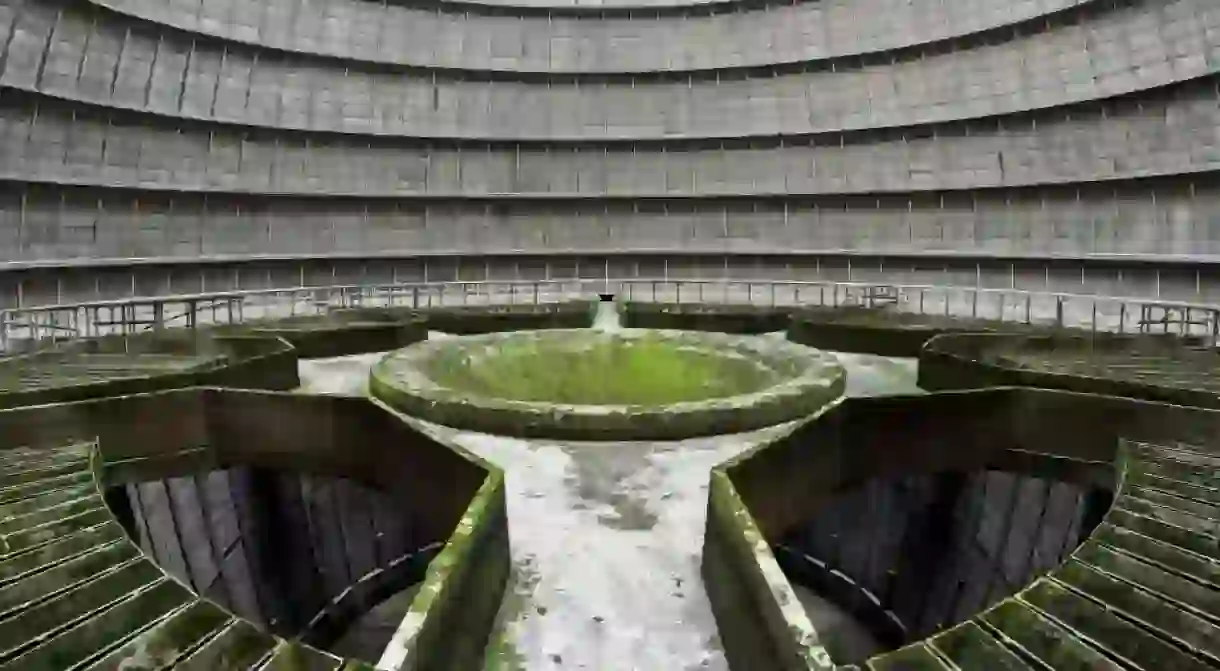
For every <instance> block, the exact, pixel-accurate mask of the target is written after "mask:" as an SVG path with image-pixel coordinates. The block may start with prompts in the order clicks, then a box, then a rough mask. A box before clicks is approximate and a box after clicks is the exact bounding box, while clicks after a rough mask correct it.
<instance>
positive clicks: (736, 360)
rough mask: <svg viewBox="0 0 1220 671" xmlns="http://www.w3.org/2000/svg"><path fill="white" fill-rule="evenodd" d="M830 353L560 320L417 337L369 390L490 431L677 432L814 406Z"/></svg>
mask: <svg viewBox="0 0 1220 671" xmlns="http://www.w3.org/2000/svg"><path fill="white" fill-rule="evenodd" d="M845 378H846V374H845V373H844V371H843V368H842V367H841V366H840V365H839V364H838V362H837V361H836V360H835V359H834V358H833V357H831V356H829V355H826V354H823V353H820V352H817V351H814V350H811V349H809V348H806V347H802V346H799V345H794V344H792V343H788V342H784V341H780V340H773V339H760V338H750V337H742V336H734V335H728V334H723V333H701V332H695V331H664V330H648V329H623V330H615V331H601V330H589V329H566V330H565V329H555V330H545V331H518V332H514V333H495V334H486V335H479V336H466V337H458V338H448V339H443V340H433V341H427V342H421V343H417V344H415V345H412V346H410V347H407V348H405V349H402V350H399V351H398V352H394V353H392V354H390V355H388V356H387V357H385V358H384V359H382V360H381V361H380V362H379V363H378V364H377V365H376V366H374V368H373V371H372V373H371V375H370V379H369V388H370V391H371V393H372V394H373V396H374V397H376V398H378V399H379V400H381V401H382V402H384V403H385V404H387V405H389V406H391V407H393V408H395V409H397V410H399V411H401V412H403V413H406V414H409V415H413V416H415V417H418V418H421V419H426V420H428V421H431V422H435V423H438V424H444V425H447V426H453V427H458V428H465V429H473V430H476V431H483V432H486V433H494V434H501V435H513V436H523V437H537V438H567V439H572V440H676V439H682V438H690V437H693V436H706V435H718V434H727V433H739V432H743V431H748V430H752V429H758V428H762V427H765V426H772V425H775V424H780V423H783V422H787V421H790V420H793V419H799V418H801V417H806V416H809V415H811V414H813V413H815V412H817V411H818V410H820V409H821V408H823V407H824V406H825V405H826V404H827V403H828V402H830V401H832V400H834V399H836V398H838V397H839V396H840V395H842V392H843V387H844V384H845Z"/></svg>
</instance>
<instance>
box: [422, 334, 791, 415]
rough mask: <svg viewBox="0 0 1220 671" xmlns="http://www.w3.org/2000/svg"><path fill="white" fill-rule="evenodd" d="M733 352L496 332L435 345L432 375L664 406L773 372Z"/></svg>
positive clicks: (529, 395) (536, 394)
mask: <svg viewBox="0 0 1220 671" xmlns="http://www.w3.org/2000/svg"><path fill="white" fill-rule="evenodd" d="M734 354H735V353H732V352H724V351H717V350H713V349H711V348H705V347H695V346H690V345H686V344H683V343H681V342H675V341H674V340H672V339H669V338H661V337H659V336H644V337H632V338H620V337H613V336H607V335H601V336H600V337H588V338H579V337H577V338H565V339H558V338H547V337H522V338H516V339H511V338H510V339H500V340H499V341H497V343H496V345H495V346H494V347H493V348H487V349H481V350H480V351H475V352H472V351H471V350H470V349H468V348H465V347H462V346H460V345H455V346H453V347H442V348H440V349H439V350H438V351H437V353H436V356H434V357H431V358H429V359H428V360H427V361H425V362H424V366H423V368H424V370H425V372H426V373H427V374H428V375H429V377H431V378H432V379H433V380H434V381H435V382H437V383H438V384H441V385H443V386H446V387H449V388H451V389H455V390H461V391H467V392H470V393H472V394H477V395H479V396H485V397H491V398H503V399H509V400H521V401H546V402H553V403H567V404H574V405H664V404H668V403H679V402H683V401H699V400H704V399H708V398H722V397H725V396H734V395H737V394H742V393H749V392H753V391H757V390H759V389H762V388H764V387H766V386H768V385H769V384H772V383H773V382H774V381H776V379H777V378H778V376H777V374H776V373H775V372H774V371H772V370H771V369H770V368H768V367H767V366H765V365H761V364H760V363H758V362H757V361H755V360H752V359H750V358H746V357H744V356H740V355H734Z"/></svg>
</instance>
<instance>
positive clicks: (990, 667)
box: [928, 622, 1030, 671]
mask: <svg viewBox="0 0 1220 671" xmlns="http://www.w3.org/2000/svg"><path fill="white" fill-rule="evenodd" d="M928 644H929V645H931V646H932V648H934V649H935V650H936V651H937V652H939V653H940V655H941V656H942V657H944V658H945V659H947V660H949V661H950V662H952V663H953V665H954V666H956V667H957V668H959V669H968V670H969V671H1029V669H1030V667H1029V665H1028V664H1026V663H1025V662H1024V661H1022V660H1021V658H1020V657H1017V655H1016V654H1015V653H1013V651H1011V650H1009V649H1008V648H1006V647H1004V645H1003V644H1002V643H1000V642H999V641H997V640H996V639H995V638H994V637H992V636H991V635H990V634H988V633H987V632H986V631H983V628H982V627H980V626H979V625H978V624H976V623H974V622H965V623H963V624H960V625H958V626H956V627H953V628H952V629H949V630H948V631H945V632H944V633H942V634H938V635H937V636H935V637H934V638H932V639H931V640H929V641H928Z"/></svg>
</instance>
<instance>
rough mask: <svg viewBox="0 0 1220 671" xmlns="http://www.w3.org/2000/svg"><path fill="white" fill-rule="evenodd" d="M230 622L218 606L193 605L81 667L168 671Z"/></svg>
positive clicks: (94, 670)
mask: <svg viewBox="0 0 1220 671" xmlns="http://www.w3.org/2000/svg"><path fill="white" fill-rule="evenodd" d="M231 622H233V616H232V615H230V614H228V613H226V612H225V611H224V610H222V609H221V608H219V607H218V606H215V605H213V604H211V603H209V602H207V601H195V602H194V603H191V604H190V605H188V606H186V607H185V608H182V609H180V610H178V611H175V612H174V613H173V614H171V615H170V616H169V617H167V618H166V619H165V620H163V621H162V622H160V623H159V624H157V625H156V626H155V627H153V628H151V629H148V630H147V631H145V632H144V633H142V634H140V635H139V636H137V637H135V638H134V639H132V640H130V641H128V642H127V643H126V644H125V645H123V646H121V647H119V648H117V649H116V650H114V651H113V652H111V653H110V654H108V655H106V656H104V657H102V658H101V659H99V660H97V661H96V662H94V663H92V664H90V665H89V666H87V667H85V671H124V670H126V669H161V668H170V667H172V666H173V665H174V664H175V663H176V662H178V661H180V660H181V659H183V658H185V657H186V656H188V655H190V653H191V652H193V651H194V650H195V649H196V648H197V647H198V646H200V645H202V644H204V643H206V641H207V640H208V639H210V638H212V637H214V636H216V635H217V634H218V633H220V632H221V631H223V630H224V629H225V627H227V626H228V625H229V624H230V623H231Z"/></svg>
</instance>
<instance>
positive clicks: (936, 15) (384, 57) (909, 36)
mask: <svg viewBox="0 0 1220 671" xmlns="http://www.w3.org/2000/svg"><path fill="white" fill-rule="evenodd" d="M93 1H94V2H95V3H96V4H98V5H101V6H103V7H109V8H112V9H114V10H116V11H118V12H122V13H125V14H128V15H131V16H134V17H139V18H143V19H146V20H149V21H153V22H156V23H161V24H164V25H168V26H173V27H176V28H180V29H182V30H185V31H189V32H196V33H200V34H203V35H210V36H214V37H218V38H223V39H226V40H231V41H235V42H240V43H245V44H251V45H256V46H262V47H267V48H271V49H279V50H284V51H289V52H297V53H303V54H318V55H326V56H334V57H338V58H346V59H352V60H358V61H365V62H370V63H389V64H396V65H407V66H412V67H436V68H446V69H449V68H452V69H461V70H492V71H503V72H537V73H557V72H572V73H592V72H606V73H625V72H640V73H647V72H655V71H670V72H672V71H691V70H711V69H723V68H739V67H758V66H767V65H771V64H774V63H799V62H803V61H811V60H823V59H834V58H841V57H844V56H858V55H861V54H867V53H877V52H884V51H890V50H893V49H903V48H910V47H917V46H921V45H926V44H928V43H931V42H938V41H942V40H947V39H955V38H960V37H962V36H965V35H971V34H974V33H978V32H980V31H986V30H994V29H997V28H1003V27H1011V26H1013V25H1014V24H1018V23H1020V22H1023V21H1028V20H1031V19H1035V18H1040V17H1045V16H1046V15H1048V14H1051V13H1055V12H1059V11H1063V10H1066V9H1071V8H1075V7H1080V6H1084V5H1089V4H1092V3H1094V2H1096V1H1097V0H1020V1H1019V2H1003V1H1002V0H972V1H970V2H964V3H944V2H939V1H937V0H916V1H914V2H908V1H907V0H868V1H867V2H859V1H850V0H835V1H833V2H802V3H799V4H788V5H779V6H766V7H762V8H750V9H739V10H738V11H734V12H729V13H724V12H721V13H717V14H711V15H708V14H703V15H695V16H682V15H678V16H673V15H668V14H654V15H653V16H651V17H650V16H648V15H647V12H646V11H644V12H638V13H633V14H632V15H631V16H630V17H622V18H617V17H615V18H610V17H607V18H588V17H586V18H578V17H563V16H560V17H555V16H549V15H545V14H534V15H526V16H513V15H511V14H506V13H505V12H503V11H501V12H499V13H495V14H489V13H472V12H469V11H467V10H466V8H465V7H462V8H458V7H451V8H446V7H445V6H444V3H441V5H440V6H427V7H420V6H413V5H410V4H377V3H372V2H366V1H364V0H328V1H327V2H324V3H321V4H319V3H306V2H304V1H303V0H279V1H278V2H267V3H256V4H242V3H231V2H229V1H227V0H208V2H204V3H202V4H200V3H182V4H175V3H164V2H155V1H154V0H93ZM640 14H642V16H641V15H640Z"/></svg>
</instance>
